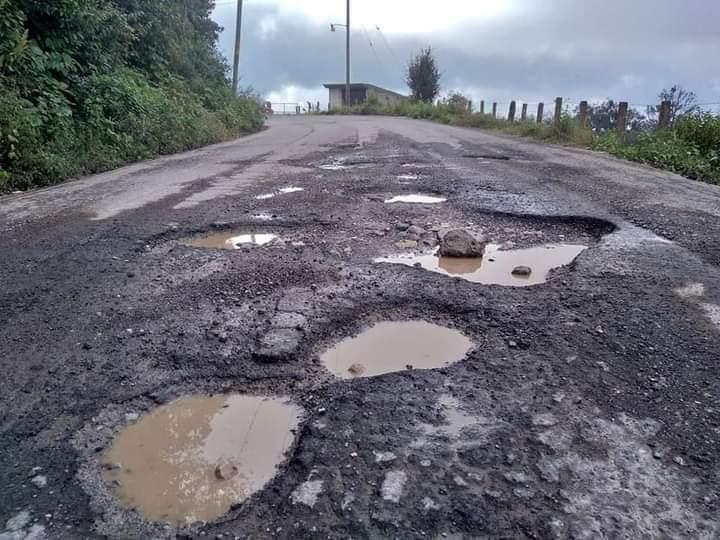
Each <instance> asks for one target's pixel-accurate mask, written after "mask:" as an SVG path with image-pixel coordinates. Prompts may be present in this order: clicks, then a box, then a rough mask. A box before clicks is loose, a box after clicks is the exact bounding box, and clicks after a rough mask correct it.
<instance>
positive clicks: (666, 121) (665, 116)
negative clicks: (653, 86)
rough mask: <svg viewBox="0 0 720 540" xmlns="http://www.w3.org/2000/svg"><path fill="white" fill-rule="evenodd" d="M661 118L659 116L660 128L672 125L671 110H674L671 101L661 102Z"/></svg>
mask: <svg viewBox="0 0 720 540" xmlns="http://www.w3.org/2000/svg"><path fill="white" fill-rule="evenodd" d="M659 110H660V118H658V128H659V129H665V128H668V127H670V112H671V110H672V103H671V102H669V101H663V102H662V103H660V109H659Z"/></svg>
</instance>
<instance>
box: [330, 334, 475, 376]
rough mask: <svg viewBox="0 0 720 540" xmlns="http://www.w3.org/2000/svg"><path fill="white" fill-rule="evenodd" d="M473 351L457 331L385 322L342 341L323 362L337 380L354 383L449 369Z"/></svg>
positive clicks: (470, 344) (468, 341)
mask: <svg viewBox="0 0 720 540" xmlns="http://www.w3.org/2000/svg"><path fill="white" fill-rule="evenodd" d="M472 347H473V343H472V341H470V340H469V339H468V338H467V337H465V336H464V335H463V334H461V333H460V332H458V331H457V330H451V329H449V328H444V327H442V326H438V325H435V324H430V323H428V322H425V321H406V322H383V323H379V324H376V325H375V326H373V327H371V328H370V329H368V330H366V331H365V332H363V333H362V334H360V335H359V336H357V337H353V338H348V339H346V340H344V341H341V342H340V343H338V344H337V345H335V346H334V347H333V348H332V349H329V350H328V351H326V352H325V353H323V355H322V356H321V357H320V360H321V361H322V363H323V365H324V366H325V367H326V368H327V369H328V370H329V371H330V372H332V373H333V374H334V375H336V376H337V377H340V378H342V379H355V378H359V377H373V376H376V375H383V374H385V373H393V372H397V371H406V370H408V369H433V368H442V367H446V366H449V365H451V364H454V363H455V362H459V361H460V360H462V359H463V358H465V355H466V354H467V353H468V351H469V350H470V349H471V348H472Z"/></svg>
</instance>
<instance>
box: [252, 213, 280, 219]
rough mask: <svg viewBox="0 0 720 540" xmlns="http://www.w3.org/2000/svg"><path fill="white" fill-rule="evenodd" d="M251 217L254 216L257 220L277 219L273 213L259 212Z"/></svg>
mask: <svg viewBox="0 0 720 540" xmlns="http://www.w3.org/2000/svg"><path fill="white" fill-rule="evenodd" d="M253 218H255V219H257V220H259V221H272V220H273V219H277V216H275V215H273V214H265V213H260V214H255V215H254V216H253Z"/></svg>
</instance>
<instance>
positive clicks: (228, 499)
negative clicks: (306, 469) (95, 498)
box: [103, 395, 302, 526]
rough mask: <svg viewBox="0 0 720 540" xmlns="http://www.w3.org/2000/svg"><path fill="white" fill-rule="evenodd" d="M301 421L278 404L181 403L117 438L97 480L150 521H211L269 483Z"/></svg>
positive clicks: (232, 399)
mask: <svg viewBox="0 0 720 540" xmlns="http://www.w3.org/2000/svg"><path fill="white" fill-rule="evenodd" d="M301 415H302V410H301V409H300V408H299V407H298V406H296V405H294V404H292V403H290V402H289V401H287V400H284V399H275V398H273V399H271V398H262V397H252V396H242V395H228V396H213V397H207V396H191V397H184V398H180V399H178V400H176V401H173V402H171V403H169V404H167V405H164V406H162V407H160V408H158V409H156V410H155V411H153V412H151V413H150V414H148V415H147V416H145V417H143V418H141V419H140V420H139V421H137V422H136V423H135V424H132V425H130V426H129V427H127V428H125V430H123V431H122V432H120V434H119V435H118V436H117V438H116V439H115V441H114V443H113V445H112V447H111V448H110V450H108V451H107V453H106V454H105V455H104V456H103V467H104V469H105V470H104V472H103V476H104V478H105V480H106V481H107V482H108V484H109V485H110V486H112V488H111V489H112V491H113V492H114V493H115V495H116V496H117V497H118V498H119V500H120V501H121V503H122V504H123V505H125V506H128V507H131V508H134V509H137V510H139V511H140V512H141V513H142V515H143V516H144V517H145V518H146V519H148V520H151V521H166V522H170V523H172V524H174V525H176V526H182V525H189V524H192V523H195V522H198V521H210V520H213V519H215V518H217V517H219V516H221V515H223V514H225V513H226V512H228V511H229V510H230V508H231V507H232V506H233V505H235V504H237V503H240V502H242V501H244V500H245V499H247V498H248V497H250V496H251V495H252V494H253V493H255V492H257V491H259V490H260V489H262V488H263V487H264V486H265V485H266V484H267V483H268V482H269V481H270V480H271V479H272V478H273V476H275V474H276V473H277V471H278V466H279V465H280V464H281V463H282V462H283V460H284V459H285V454H286V452H287V451H288V450H289V449H290V447H291V445H292V442H293V440H294V432H295V431H296V430H297V427H298V424H299V422H300V417H301Z"/></svg>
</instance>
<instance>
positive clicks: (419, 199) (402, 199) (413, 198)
mask: <svg viewBox="0 0 720 540" xmlns="http://www.w3.org/2000/svg"><path fill="white" fill-rule="evenodd" d="M445 201H447V199H445V198H443V197H437V196H433V195H422V194H420V193H414V194H412V195H398V196H396V197H392V198H391V199H386V200H385V203H386V204H393V203H416V204H439V203H444V202H445Z"/></svg>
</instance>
